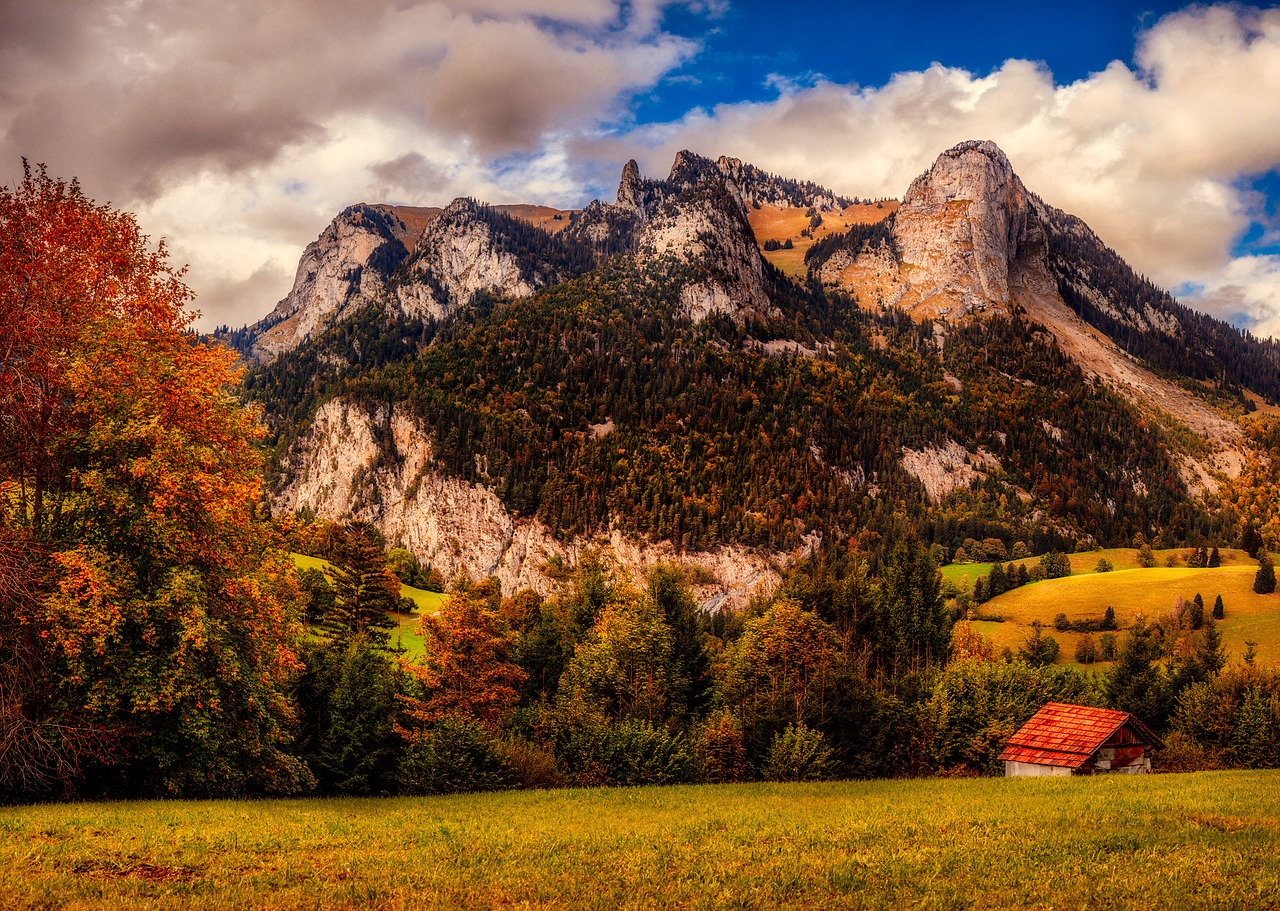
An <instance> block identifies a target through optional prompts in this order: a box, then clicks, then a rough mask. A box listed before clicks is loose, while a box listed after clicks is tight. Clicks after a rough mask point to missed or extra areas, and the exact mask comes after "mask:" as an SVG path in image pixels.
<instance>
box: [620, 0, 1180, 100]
mask: <svg viewBox="0 0 1280 911" xmlns="http://www.w3.org/2000/svg"><path fill="white" fill-rule="evenodd" d="M1186 5H1187V4H1184V3H1125V2H1120V0H1115V2H1098V0H1083V2H1072V3H1069V4H1064V3H1043V4H1040V3H985V4H984V3H898V2H893V0H889V2H883V3H795V2H786V0H782V2H763V0H743V2H735V3H733V4H732V5H731V6H730V7H729V8H728V9H726V10H725V11H724V12H723V13H720V14H718V15H713V16H711V17H708V16H707V15H706V14H705V13H702V12H697V13H695V12H693V11H691V10H690V9H688V8H686V7H675V8H672V9H669V10H668V11H667V12H666V15H665V18H664V21H663V24H664V25H665V26H666V27H667V28H668V29H669V30H671V31H672V32H675V33H676V34H680V35H684V36H687V37H689V38H692V39H700V40H701V41H702V44H703V46H702V49H701V50H700V51H699V53H698V54H697V56H696V57H694V58H693V59H692V60H691V61H690V62H689V63H688V64H687V65H685V66H684V67H682V68H681V69H679V70H677V71H676V72H675V73H674V74H672V78H668V79H666V80H664V81H663V83H662V84H661V85H659V86H657V87H656V88H655V90H653V91H651V92H648V93H645V94H643V95H641V96H639V97H638V98H637V105H636V109H635V113H636V116H637V118H638V119H640V120H672V119H675V118H677V117H679V116H680V115H682V114H683V113H684V112H685V111H686V110H688V109H689V108H691V107H695V106H699V105H701V106H704V107H711V106H713V105H715V104H718V103H721V102H725V101H763V100H767V99H769V98H771V97H772V96H773V95H774V94H775V92H774V90H773V89H772V88H771V84H770V77H772V76H783V77H785V78H789V79H793V80H796V81H799V82H804V81H807V80H810V79H812V78H813V77H814V76H815V75H816V74H821V75H822V76H823V77H825V78H827V79H829V80H831V81H833V82H840V83H857V84H860V85H882V84H884V83H885V82H887V81H888V80H889V79H890V78H891V77H892V76H893V75H894V74H895V73H901V72H908V71H913V70H923V69H926V68H927V67H928V66H929V65H930V64H931V63H933V62H935V61H937V62H941V63H943V64H946V65H947V66H953V67H961V68H963V69H967V70H969V71H970V72H973V73H977V74H985V73H989V72H991V71H992V70H994V69H996V68H997V67H999V66H1000V64H1002V63H1004V61H1005V60H1008V59H1010V58H1018V59H1025V60H1038V61H1043V62H1044V63H1046V64H1047V65H1048V67H1049V69H1050V70H1051V71H1052V72H1053V74H1054V77H1055V79H1056V81H1057V82H1059V83H1068V82H1074V81H1075V80H1077V79H1082V78H1084V77H1086V76H1088V75H1089V74H1091V73H1094V72H1097V71H1098V70H1101V69H1102V68H1104V67H1105V66H1106V65H1107V64H1108V63H1110V62H1111V61H1112V60H1122V61H1129V60H1131V59H1132V57H1133V50H1134V44H1135V39H1136V37H1137V35H1138V33H1139V32H1140V31H1141V30H1142V29H1143V28H1144V27H1147V26H1150V25H1152V24H1153V23H1154V22H1155V21H1156V20H1158V19H1159V18H1160V16H1162V15H1164V14H1165V13H1170V12H1174V11H1175V10H1178V9H1181V8H1183V7H1184V6H1186Z"/></svg>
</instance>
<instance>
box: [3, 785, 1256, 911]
mask: <svg viewBox="0 0 1280 911" xmlns="http://www.w3.org/2000/svg"><path fill="white" fill-rule="evenodd" d="M1278 840H1280V773H1278V772H1274V771H1271V772H1216V773H1198V774H1193V775H1143V776H1127V775H1120V776H1098V777H1094V778H1062V779H1048V778H1042V779H1004V778H996V779H968V780H956V779H932V780H917V781H869V782H839V783H831V784H799V785H771V784H749V785H720V786H683V787H667V788H631V789H582V790H574V791H522V792H514V793H505V794H480V795H460V796H455V797H435V798H395V799H380V798H373V799H364V800H359V799H341V800H290V801H281V800H264V801H256V802H252V803H248V802H232V801H217V802H213V801H209V802H176V801H173V802H144V803H112V804H62V805H46V806H34V807H18V808H8V809H5V810H0V907H4V908H6V909H8V908H12V909H22V908H32V909H34V908H68V909H72V908H74V909H81V911H89V909H118V908H129V909H137V911H157V909H166V911H178V909H187V908H204V909H248V911H259V909H290V911H292V909H297V908H381V909H387V911H397V909H411V908H412V909H434V908H496V907H511V908H568V909H577V908H585V909H607V911H615V909H640V908H645V909H649V908H655V909H668V908H680V909H713V908H714V909H718V908H738V909H750V908H778V909H809V908H836V907H839V908H920V909H938V911H940V909H969V908H974V909H976V908H996V909H999V908H1045V909H1047V908H1093V907H1099V908H1110V909H1128V908H1142V909H1146V908H1177V909H1188V911H1194V909H1201V908H1274V907H1276V906H1277V899H1276V896H1277V895H1280V866H1277V864H1276V863H1275V856H1276V845H1277V843H1278Z"/></svg>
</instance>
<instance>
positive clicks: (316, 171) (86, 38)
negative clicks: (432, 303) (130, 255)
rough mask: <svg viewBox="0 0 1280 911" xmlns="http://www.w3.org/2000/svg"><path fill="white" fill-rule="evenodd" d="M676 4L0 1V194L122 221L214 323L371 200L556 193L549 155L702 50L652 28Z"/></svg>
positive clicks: (554, 161)
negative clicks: (47, 176)
mask: <svg viewBox="0 0 1280 911" xmlns="http://www.w3.org/2000/svg"><path fill="white" fill-rule="evenodd" d="M672 2H678V0H639V2H636V0H369V2H361V3H351V2H349V0H272V2H270V3H261V2H259V0H184V2H182V3H173V2H171V0H97V2H91V3H86V2H84V0H41V2H40V3H38V4H14V3H8V4H0V162H3V163H4V167H5V169H6V170H8V173H7V174H5V173H2V172H0V178H7V179H12V178H13V176H14V175H16V173H17V172H18V158H19V157H20V156H26V157H28V158H30V159H32V160H35V161H41V162H45V163H47V164H48V165H49V166H50V168H51V169H52V170H53V172H54V173H57V174H63V175H75V176H77V177H78V178H79V179H80V180H81V182H82V184H83V185H84V186H85V188H86V190H87V191H88V192H89V193H90V194H91V195H93V196H94V197H95V198H98V199H102V200H110V201H112V202H113V203H114V204H116V205H121V206H126V207H129V208H131V209H133V210H135V211H136V212H137V213H138V214H139V216H140V219H141V220H142V222H143V224H144V225H146V226H147V227H148V228H149V229H150V230H152V231H153V232H155V233H158V234H165V235H168V236H169V237H170V239H171V242H173V244H174V251H175V254H176V253H178V252H179V251H181V252H184V253H189V254H190V255H191V262H192V270H191V274H190V281H191V284H192V285H193V287H196V288H197V290H202V291H203V297H204V299H205V306H204V309H205V311H206V313H207V314H208V315H209V317H210V318H213V317H214V316H215V314H217V316H218V317H219V320H220V318H221V317H222V316H228V315H230V313H231V312H232V309H228V308H229V307H230V304H229V303H227V301H228V300H229V295H230V294H231V293H232V292H231V291H230V290H228V289H234V288H236V287H239V288H241V289H242V292H243V294H245V295H247V294H249V293H251V292H253V293H258V292H265V290H266V288H267V286H268V284H269V283H268V282H267V280H266V279H265V278H263V277H264V276H267V275H268V274H276V272H272V271H263V270H264V268H265V267H264V264H265V263H268V262H278V261H282V257H283V256H284V253H283V250H282V245H283V244H287V245H288V246H290V247H291V248H292V249H291V251H290V253H289V254H288V258H293V259H296V257H297V254H298V251H299V249H300V248H301V246H302V245H303V244H305V243H306V242H307V241H309V240H310V239H312V238H314V237H315V235H316V234H317V233H318V232H319V231H320V230H321V228H323V226H324V224H325V222H327V221H328V220H329V218H331V217H332V216H333V214H334V213H335V212H336V211H337V209H339V208H341V207H342V206H344V205H346V204H349V203H351V202H355V201H359V200H360V199H361V198H364V197H367V196H369V195H371V194H373V193H376V192H377V191H380V190H383V191H389V192H392V193H394V194H396V195H399V196H401V197H402V198H401V199H399V200H397V201H402V202H414V203H420V204H427V203H432V202H435V203H438V202H440V201H441V200H439V199H423V198H421V197H417V196H416V194H427V193H430V194H435V193H450V192H458V193H468V194H475V195H482V194H489V193H492V194H496V195H498V196H502V197H506V196H508V195H509V194H510V193H511V192H513V191H514V190H515V189H516V187H515V184H517V183H518V182H519V180H520V177H521V175H522V173H523V174H527V176H528V189H529V190H534V189H536V190H538V191H540V192H543V193H545V194H546V195H547V196H548V197H561V198H563V197H566V196H567V194H568V193H569V192H570V190H571V186H570V183H569V176H568V174H567V172H565V171H564V170H563V167H562V160H563V158H562V154H561V152H560V150H559V143H560V140H561V138H562V137H563V136H564V135H567V134H569V133H577V132H581V131H583V130H594V129H599V128H600V127H601V126H603V125H608V124H612V123H615V122H617V121H618V119H619V116H620V114H619V112H620V111H621V112H624V113H625V111H626V100H627V99H628V98H629V97H630V96H632V95H633V94H634V93H635V92H636V91H638V90H641V89H645V88H648V87H649V86H651V85H653V84H654V83H655V82H656V81H657V80H658V79H659V78H661V76H662V75H663V74H664V73H666V72H668V71H669V70H671V69H672V68H673V67H676V66H678V65H680V64H681V63H682V62H683V61H685V60H686V59H688V58H689V56H690V55H691V54H692V53H693V52H694V50H695V45H694V44H693V43H692V42H690V41H689V40H687V39H683V38H680V37H677V36H674V35H670V34H666V33H664V32H662V31H661V29H660V28H659V23H660V21H661V14H662V10H663V8H664V7H665V6H667V5H670V3H672ZM553 175H554V176H553ZM519 198H524V194H523V193H521V194H520V195H519ZM444 201H447V199H446V200H444ZM496 201H506V200H505V199H504V200H496ZM268 208H270V209H272V210H274V211H273V214H272V215H271V216H270V217H269V218H268V219H267V220H268V221H270V222H272V224H270V225H263V224H261V223H257V216H258V215H259V214H260V213H262V212H264V211H265V210H266V209H268ZM304 224H305V225H306V227H305V228H302V227H301V226H302V225H304ZM287 226H292V228H293V229H292V230H287V229H286V230H283V231H282V230H281V229H284V228H286V227H287ZM183 231H195V232H198V233H196V234H189V235H182V234H181V233H180V232H183ZM251 276H258V279H252V278H251ZM287 287H288V286H287V283H286V284H285V286H284V288H280V289H278V290H277V291H276V292H273V294H274V297H275V298H278V297H280V296H282V295H283V293H284V291H285V290H287ZM216 289H221V290H216ZM237 293H239V292H237ZM272 302H273V300H269V301H261V300H260V301H257V302H256V308H255V309H257V310H259V311H263V310H265V309H268V308H269V307H270V305H271V303H272ZM233 309H234V308H233ZM241 310H243V308H242V307H241V308H238V309H235V312H240V311H241ZM208 321H209V320H208V319H207V320H206V322H208Z"/></svg>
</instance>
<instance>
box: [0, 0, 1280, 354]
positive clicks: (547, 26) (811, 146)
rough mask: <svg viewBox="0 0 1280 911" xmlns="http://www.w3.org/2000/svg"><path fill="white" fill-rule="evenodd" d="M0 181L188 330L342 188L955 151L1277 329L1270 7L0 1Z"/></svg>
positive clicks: (257, 274)
mask: <svg viewBox="0 0 1280 911" xmlns="http://www.w3.org/2000/svg"><path fill="white" fill-rule="evenodd" d="M0 86H3V87H4V90H3V91H0V167H3V168H6V169H7V170H4V171H3V172H0V179H5V180H13V179H15V178H16V177H17V176H20V174H21V164H20V161H21V157H22V156H26V157H27V158H29V159H31V160H33V161H42V162H46V163H47V164H48V165H49V167H50V169H51V170H52V172H53V173H55V174H58V175H62V176H76V177H78V178H79V179H80V181H81V183H82V185H83V186H84V188H85V190H86V192H87V193H89V194H90V195H91V196H93V197H94V198H96V199H99V200H103V201H107V200H109V201H111V202H112V203H114V204H116V205H120V206H124V207H127V208H129V209H131V210H132V211H134V212H135V213H137V215H138V217H139V221H140V222H141V224H142V225H143V227H144V229H146V230H147V231H149V232H150V233H152V234H153V235H156V236H163V237H165V238H166V239H167V240H168V242H169V245H170V249H171V250H172V252H173V255H174V258H175V259H177V260H178V261H179V262H186V263H189V264H190V267H191V268H190V272H189V273H188V281H189V283H190V284H191V286H192V287H193V288H194V289H195V291H196V292H197V294H198V300H197V306H198V307H199V308H200V309H201V310H202V311H203V312H204V314H205V318H204V320H203V322H202V325H206V326H208V325H217V324H219V323H224V322H225V323H232V324H241V323H244V322H248V321H253V320H256V319H257V318H259V317H261V316H262V315H263V314H265V313H266V312H268V311H269V310H270V309H271V308H272V307H273V306H274V304H275V302H276V301H278V300H279V299H280V298H281V297H283V296H284V295H285V294H286V293H287V292H288V290H289V287H290V286H291V284H292V281H293V277H294V271H295V268H296V264H297V261H298V257H299V255H300V253H301V251H302V249H303V247H305V246H306V244H307V243H308V242H310V241H311V240H313V239H314V238H315V237H316V236H317V235H318V234H319V233H320V232H321V231H322V230H323V229H324V227H325V226H326V225H327V224H328V223H329V221H330V220H331V219H332V218H333V217H334V215H335V214H336V213H337V212H338V211H340V210H341V209H342V208H344V207H345V206H347V205H350V204H352V203H355V202H361V201H363V202H393V203H404V204H414V205H443V204H446V203H448V202H449V201H450V200H452V199H453V198H455V197H457V196H464V195H466V196H474V197H477V198H480V199H485V200H488V201H490V202H494V203H511V202H537V203H545V204H549V205H557V206H561V207H576V206H580V205H582V204H583V203H585V202H587V201H588V200H590V199H591V198H592V197H593V196H603V197H608V196H609V195H611V193H612V191H613V189H614V188H615V187H616V186H617V179H618V173H619V171H620V169H621V166H622V164H623V163H624V162H625V161H626V160H627V159H628V158H636V159H637V160H638V161H639V162H640V165H641V169H642V170H643V171H644V173H646V174H649V175H658V176H661V175H664V174H665V173H666V170H667V169H668V168H669V167H670V162H671V159H672V157H673V156H674V154H675V152H676V151H678V150H679V149H681V148H690V149H693V150H694V151H697V152H700V153H702V154H705V155H711V156H715V155H720V154H727V155H733V156H737V157H739V158H742V159H744V160H746V161H750V162H752V163H753V164H756V165H758V166H760V167H762V168H765V169H766V170H770V171H773V172H775V173H779V174H784V175H787V176H791V177H797V178H803V179H810V180H816V181H818V182H820V183H823V184H826V185H827V186H829V187H831V188H832V189H834V190H836V191H838V192H841V193H845V194H848V195H857V196H864V197H866V196H870V197H878V196H901V194H902V193H903V192H905V190H906V188H907V185H908V184H909V183H910V181H911V179H912V178H914V177H915V176H916V175H918V174H919V173H921V172H922V171H924V170H925V169H926V168H928V167H929V165H930V164H931V163H932V161H933V160H934V158H936V156H937V155H938V154H939V153H940V152H942V151H943V150H945V149H947V148H949V147H950V146H952V145H954V144H955V143H957V142H959V141H962V140H966V139H990V140H992V141H995V142H996V143H997V144H999V145H1000V146H1001V148H1003V149H1004V151H1005V152H1006V153H1007V154H1008V155H1009V158H1010V160H1011V161H1012V162H1013V165H1014V168H1015V169H1016V170H1017V171H1018V173H1019V175H1020V176H1021V177H1022V178H1023V180H1024V182H1025V183H1026V184H1027V186H1028V187H1030V188H1031V189H1032V190H1033V191H1034V192H1037V193H1038V194H1039V195H1040V196H1041V197H1042V198H1044V199H1045V200H1046V201H1047V202H1049V203H1050V204H1052V205H1056V206H1058V207H1060V208H1063V209H1066V210H1067V211H1070V212H1073V213H1074V214H1076V215H1079V216H1080V217H1082V218H1084V219H1085V221H1087V222H1088V223H1089V224H1090V225H1091V226H1092V227H1093V228H1094V229H1095V230H1096V231H1097V232H1098V233H1099V235H1100V236H1101V237H1102V239H1103V240H1104V241H1106V242H1107V243H1108V244H1110V245H1111V246H1113V247H1114V248H1115V249H1116V250H1118V251H1119V252H1120V253H1121V255H1123V256H1124V257H1125V258H1126V259H1127V260H1128V261H1129V262H1130V263H1131V264H1132V265H1133V266H1135V268H1137V269H1139V270H1140V271H1142V272H1143V273H1144V274H1146V275H1148V276H1150V277H1152V278H1153V279H1154V280H1155V281H1157V282H1159V283H1161V284H1163V285H1164V286H1166V287H1169V288H1173V289H1176V291H1177V293H1178V294H1179V295H1180V296H1181V297H1182V298H1183V299H1184V300H1185V301H1186V302H1187V303H1189V304H1190V305H1191V306H1195V307H1198V308H1200V309H1203V310H1206V311H1208V312H1212V313H1215V314H1217V315H1219V316H1222V317H1224V318H1228V319H1231V320H1232V321H1234V322H1236V323H1238V324H1240V325H1247V326H1249V327H1250V328H1252V329H1254V331H1257V332H1259V333H1261V334H1278V335H1280V243H1278V240H1280V230H1277V205H1276V203H1277V200H1280V178H1277V177H1276V176H1275V175H1276V173H1277V169H1278V168H1280V101H1277V99H1280V10H1277V9H1275V8H1274V5H1272V4H1264V5H1247V4H1234V3H1216V4H1205V5H1179V4H1169V3H1165V4H1153V3H1140V4H1133V3H1124V2H1111V3H1103V2H1097V0H1083V2H1075V3H1072V4H1053V5H1046V4H1028V3H1019V4H1014V3H999V4H978V3H937V4H935V3H927V4H920V3H916V4H908V3H894V2H892V0H887V2H880V3H874V4H870V3H856V4H812V3H808V4H806V3H788V2H786V0H776V2H770V3H766V2H760V0H362V2H360V3H351V2H350V0H272V2H270V3H266V4H264V3H262V0H183V2H182V3H178V4H175V3H171V2H168V0H134V2H130V3H128V4H120V3H119V2H118V0H40V2H39V3H0Z"/></svg>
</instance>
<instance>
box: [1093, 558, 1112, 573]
mask: <svg viewBox="0 0 1280 911" xmlns="http://www.w3.org/2000/svg"><path fill="white" fill-rule="evenodd" d="M1113 569H1115V567H1114V566H1112V565H1111V561H1110V560H1108V559H1107V558H1106V557H1101V558H1099V560H1098V565H1097V566H1095V567H1094V568H1093V571H1094V572H1095V573H1109V572H1111V571H1112V570H1113Z"/></svg>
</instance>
